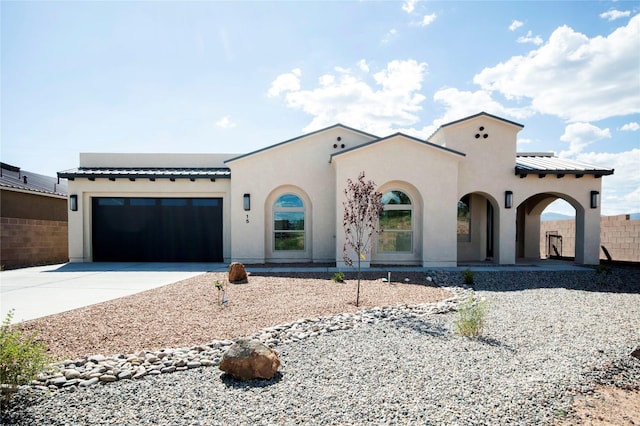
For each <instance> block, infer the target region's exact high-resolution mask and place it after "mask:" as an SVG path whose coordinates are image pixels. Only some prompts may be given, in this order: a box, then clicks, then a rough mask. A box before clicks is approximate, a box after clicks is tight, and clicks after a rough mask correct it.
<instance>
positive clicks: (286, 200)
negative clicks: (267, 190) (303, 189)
mask: <svg viewBox="0 0 640 426" xmlns="http://www.w3.org/2000/svg"><path fill="white" fill-rule="evenodd" d="M274 207H276V208H278V207H304V203H303V202H302V200H301V199H300V197H298V196H297V195H293V194H285V195H282V196H280V197H279V198H278V199H277V200H276V203H275V205H274Z"/></svg>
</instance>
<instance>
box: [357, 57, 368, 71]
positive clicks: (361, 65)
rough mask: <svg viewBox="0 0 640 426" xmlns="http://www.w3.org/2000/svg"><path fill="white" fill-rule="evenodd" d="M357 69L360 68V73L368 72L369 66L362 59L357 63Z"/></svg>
mask: <svg viewBox="0 0 640 426" xmlns="http://www.w3.org/2000/svg"><path fill="white" fill-rule="evenodd" d="M358 68H360V71H363V72H369V65H368V64H367V61H365V60H364V59H360V61H358Z"/></svg>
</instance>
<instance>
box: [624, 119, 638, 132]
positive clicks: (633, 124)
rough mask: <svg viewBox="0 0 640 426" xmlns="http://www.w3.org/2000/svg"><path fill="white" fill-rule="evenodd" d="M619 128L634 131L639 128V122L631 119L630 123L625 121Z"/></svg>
mask: <svg viewBox="0 0 640 426" xmlns="http://www.w3.org/2000/svg"><path fill="white" fill-rule="evenodd" d="M620 130H623V131H626V132H636V131H638V130H640V124H638V123H637V122H635V121H632V122H631V123H627V124H625V125H624V126H622V127H620Z"/></svg>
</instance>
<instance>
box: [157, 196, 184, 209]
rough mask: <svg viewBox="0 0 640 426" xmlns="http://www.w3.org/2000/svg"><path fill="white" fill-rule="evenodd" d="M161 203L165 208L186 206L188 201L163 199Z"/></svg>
mask: <svg viewBox="0 0 640 426" xmlns="http://www.w3.org/2000/svg"><path fill="white" fill-rule="evenodd" d="M160 203H161V204H162V205H163V206H180V207H181V206H186V205H187V204H188V200H187V199H186V198H162V199H161V200H160Z"/></svg>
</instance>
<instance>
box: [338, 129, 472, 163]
mask: <svg viewBox="0 0 640 426" xmlns="http://www.w3.org/2000/svg"><path fill="white" fill-rule="evenodd" d="M396 136H402V137H404V138H407V139H410V140H412V141H414V142H418V143H420V144H423V145H427V146H430V147H433V148H437V149H442V150H444V151H447V152H449V153H451V154H455V155H460V156H462V157H466V156H467V154H465V153H464V152H460V151H456V150H455V149H451V148H447V147H446V146H442V145H438V144H435V143H433V142H429V141H425V140H423V139H419V138H416V137H415V136H411V135H407V134H406V133H402V132H396V133H393V134H391V135H389V136H385V137H383V138H378V139H376V140H373V141H371V142H367V143H364V144H362V145H358V146H354V147H352V148H349V149H345V150H343V151H340V152H335V153H333V154H331V155H330V156H329V162H331V159H332V158H333V157H336V156H338V155H341V154H345V153H347V152H351V151H355V150H358V149H360V148H365V147H367V146H370V145H373V144H376V143H379V142H383V141H385V140H388V139H391V138H393V137H396Z"/></svg>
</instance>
